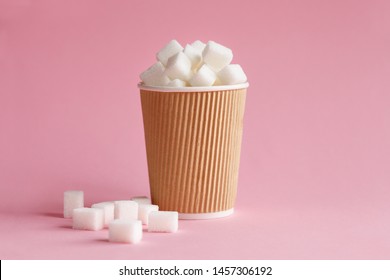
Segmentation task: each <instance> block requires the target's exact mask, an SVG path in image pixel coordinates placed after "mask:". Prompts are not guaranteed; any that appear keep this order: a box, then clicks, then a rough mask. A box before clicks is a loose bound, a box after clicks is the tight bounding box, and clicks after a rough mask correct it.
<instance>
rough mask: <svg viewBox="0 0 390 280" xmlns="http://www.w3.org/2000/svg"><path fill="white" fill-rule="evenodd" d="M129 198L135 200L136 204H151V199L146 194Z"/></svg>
mask: <svg viewBox="0 0 390 280" xmlns="http://www.w3.org/2000/svg"><path fill="white" fill-rule="evenodd" d="M130 200H131V201H135V202H137V203H138V204H152V201H151V200H150V198H149V197H147V196H134V197H132V198H131V199H130Z"/></svg>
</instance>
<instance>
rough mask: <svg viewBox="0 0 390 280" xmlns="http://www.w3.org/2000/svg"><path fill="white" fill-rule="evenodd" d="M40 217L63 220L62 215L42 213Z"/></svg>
mask: <svg viewBox="0 0 390 280" xmlns="http://www.w3.org/2000/svg"><path fill="white" fill-rule="evenodd" d="M41 215H42V216H45V217H52V218H64V214H63V213H42V214H41Z"/></svg>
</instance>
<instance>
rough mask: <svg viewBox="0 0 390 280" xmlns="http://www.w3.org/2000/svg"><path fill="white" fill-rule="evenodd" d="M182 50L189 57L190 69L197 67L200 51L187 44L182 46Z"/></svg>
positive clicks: (200, 60) (200, 57)
mask: <svg viewBox="0 0 390 280" xmlns="http://www.w3.org/2000/svg"><path fill="white" fill-rule="evenodd" d="M183 52H184V54H185V55H186V56H187V57H188V58H189V59H190V61H191V64H192V69H197V68H198V66H200V64H201V62H202V52H201V51H199V50H198V49H196V48H194V47H193V46H191V45H188V44H187V45H186V47H185V48H184V51H183Z"/></svg>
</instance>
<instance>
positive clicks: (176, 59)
mask: <svg viewBox="0 0 390 280" xmlns="http://www.w3.org/2000/svg"><path fill="white" fill-rule="evenodd" d="M191 67H192V65H191V60H190V59H189V58H188V57H187V56H186V55H185V54H184V53H183V52H179V53H177V54H175V55H174V56H172V57H170V58H169V59H168V63H167V67H166V68H165V74H166V75H167V76H168V77H169V78H171V79H172V80H174V79H180V80H184V81H187V80H188V79H189V78H190V77H191V74H192V71H191Z"/></svg>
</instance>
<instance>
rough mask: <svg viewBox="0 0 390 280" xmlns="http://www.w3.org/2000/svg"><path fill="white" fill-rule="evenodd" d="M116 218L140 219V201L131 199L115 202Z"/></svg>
mask: <svg viewBox="0 0 390 280" xmlns="http://www.w3.org/2000/svg"><path fill="white" fill-rule="evenodd" d="M114 205H115V207H114V218H115V219H133V220H136V219H138V203H137V202H135V201H131V200H118V201H115V202H114Z"/></svg>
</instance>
